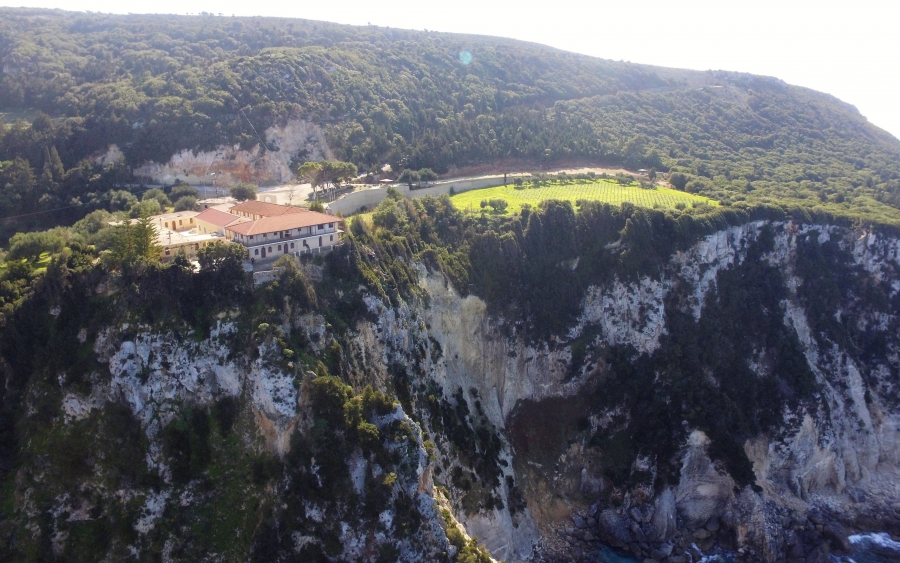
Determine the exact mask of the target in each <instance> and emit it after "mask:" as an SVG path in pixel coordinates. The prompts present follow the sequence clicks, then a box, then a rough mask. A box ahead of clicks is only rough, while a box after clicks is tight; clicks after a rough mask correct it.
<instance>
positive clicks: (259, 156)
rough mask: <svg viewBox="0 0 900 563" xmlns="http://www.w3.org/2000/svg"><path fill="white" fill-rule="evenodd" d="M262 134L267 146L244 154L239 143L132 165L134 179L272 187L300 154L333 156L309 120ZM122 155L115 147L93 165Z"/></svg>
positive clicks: (289, 175)
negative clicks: (164, 160)
mask: <svg viewBox="0 0 900 563" xmlns="http://www.w3.org/2000/svg"><path fill="white" fill-rule="evenodd" d="M263 135H264V138H265V141H266V146H265V147H263V146H261V144H259V145H256V146H254V147H253V148H252V149H249V150H243V149H241V148H240V146H238V145H235V146H220V147H218V148H217V149H216V150H214V151H201V152H195V151H192V150H190V149H185V150H182V151H181V152H179V153H177V154H174V155H172V157H171V158H170V159H169V161H168V162H147V163H144V164H142V165H141V166H138V167H136V168H135V169H134V175H135V176H137V177H138V178H145V179H149V181H150V182H151V183H154V184H172V183H174V182H176V181H181V182H185V183H187V184H204V185H217V186H225V187H228V186H231V185H233V184H235V183H238V182H252V183H254V184H260V185H272V184H278V183H282V182H287V181H289V180H290V179H291V178H292V177H293V172H291V169H290V166H291V161H292V159H294V158H296V157H298V156H301V157H302V158H303V159H305V160H322V159H329V158H331V157H332V154H331V150H330V149H329V148H328V143H327V142H326V141H325V134H324V132H323V131H322V129H321V127H319V126H318V125H315V124H312V123H309V122H307V121H302V120H296V119H295V120H290V121H288V122H287V123H286V124H284V125H280V126H273V127H270V128H269V129H266V130H265V132H264V133H263ZM120 155H121V151H119V149H118V147H115V146H114V145H113V146H111V147H110V149H109V150H108V151H107V153H105V154H103V155H100V156H98V157H97V161H98V162H100V163H103V162H108V161H112V160H115V159H116V158H117V157H118V156H120Z"/></svg>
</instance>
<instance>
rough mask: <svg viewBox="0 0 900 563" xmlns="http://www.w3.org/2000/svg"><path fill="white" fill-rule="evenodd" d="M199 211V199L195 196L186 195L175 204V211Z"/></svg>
mask: <svg viewBox="0 0 900 563" xmlns="http://www.w3.org/2000/svg"><path fill="white" fill-rule="evenodd" d="M196 210H197V198H196V197H194V196H190V195H186V196H183V197H180V198H178V201H176V202H175V211H196Z"/></svg>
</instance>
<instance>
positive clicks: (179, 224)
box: [166, 217, 194, 229]
mask: <svg viewBox="0 0 900 563" xmlns="http://www.w3.org/2000/svg"><path fill="white" fill-rule="evenodd" d="M189 224H191V225H193V224H194V218H193V217H191V222H190V223H189ZM183 225H184V219H179V220H178V226H179V227H181V226H183ZM166 228H167V229H168V228H169V222H168V221H166ZM172 228H173V229H174V228H175V219H172Z"/></svg>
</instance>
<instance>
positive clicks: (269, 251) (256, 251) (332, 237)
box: [253, 235, 334, 256]
mask: <svg viewBox="0 0 900 563" xmlns="http://www.w3.org/2000/svg"><path fill="white" fill-rule="evenodd" d="M328 242H334V235H331V236H329V237H328ZM321 246H322V237H319V247H320V248H321ZM277 247H278V250H276V252H287V251H288V243H284V249H283V250H282V248H281V245H280V244H279V245H277ZM290 248H291V250H293V248H294V243H291V246H290ZM266 252H268V253H269V254H271V253H272V247H271V246H270V247H269V248H268V249H266ZM253 255H254V256H259V248H254V249H253Z"/></svg>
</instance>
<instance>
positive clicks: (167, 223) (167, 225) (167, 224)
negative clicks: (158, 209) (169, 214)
mask: <svg viewBox="0 0 900 563" xmlns="http://www.w3.org/2000/svg"><path fill="white" fill-rule="evenodd" d="M166 228H167V229H168V228H169V222H168V221H166Z"/></svg>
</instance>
